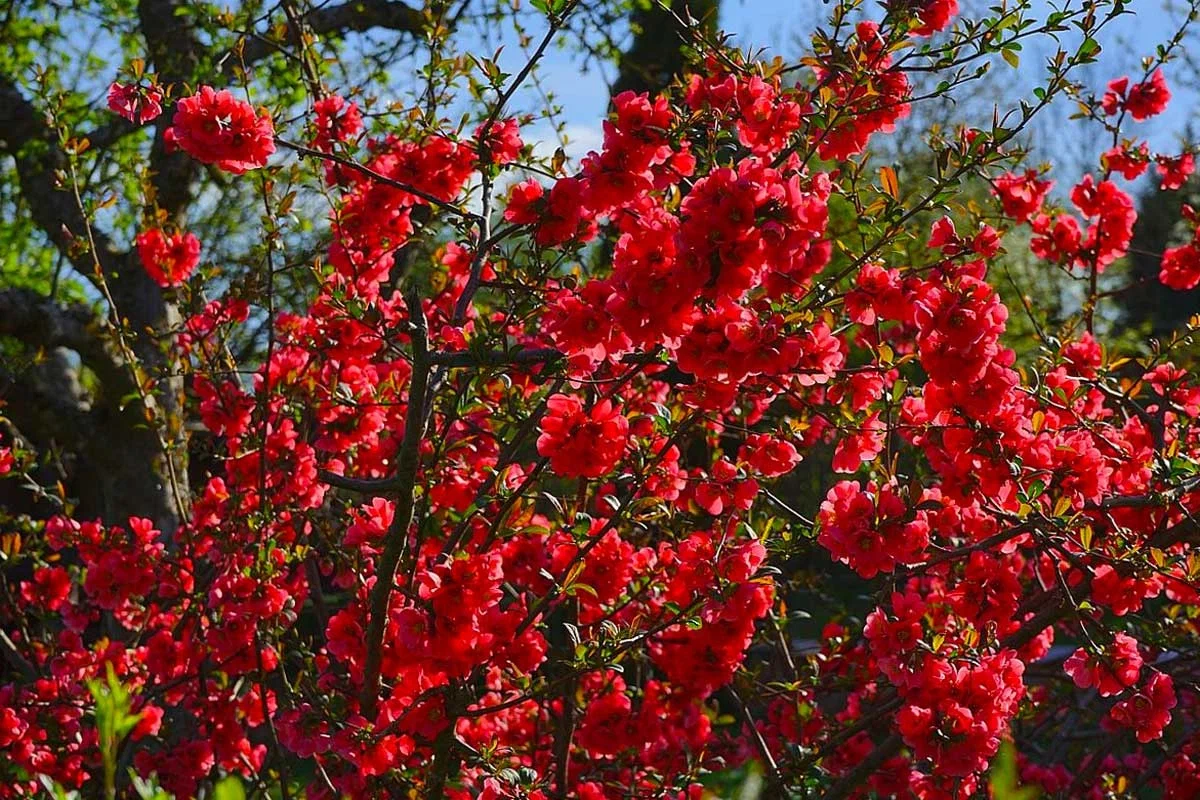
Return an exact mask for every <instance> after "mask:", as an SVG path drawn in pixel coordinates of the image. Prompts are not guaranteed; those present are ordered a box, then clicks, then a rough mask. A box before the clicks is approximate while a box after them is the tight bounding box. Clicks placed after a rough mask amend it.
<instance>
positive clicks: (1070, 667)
mask: <svg viewBox="0 0 1200 800" xmlns="http://www.w3.org/2000/svg"><path fill="white" fill-rule="evenodd" d="M1063 669H1064V670H1065V671H1066V673H1067V674H1068V675H1070V676H1071V678H1072V679H1073V680H1074V681H1075V685H1076V686H1078V687H1079V688H1080V689H1088V688H1090V687H1092V686H1095V687H1096V691H1098V692H1099V693H1100V695H1101V697H1111V696H1112V695H1114V694H1119V693H1121V692H1123V691H1124V690H1125V688H1126V687H1127V686H1132V685H1133V684H1135V683H1137V680H1138V676H1139V675H1140V674H1141V671H1142V655H1141V653H1139V652H1138V647H1137V640H1136V639H1134V638H1133V637H1132V636H1128V635H1126V634H1124V633H1118V634H1117V635H1116V636H1115V637H1113V644H1112V647H1111V648H1110V649H1109V650H1108V651H1107V652H1106V653H1104V654H1102V655H1100V656H1092V655H1090V654H1088V652H1087V651H1086V650H1084V649H1083V648H1082V647H1081V648H1079V649H1078V650H1076V651H1075V652H1074V653H1073V654H1072V655H1071V657H1070V658H1068V659H1067V660H1066V661H1065V662H1064V663H1063Z"/></svg>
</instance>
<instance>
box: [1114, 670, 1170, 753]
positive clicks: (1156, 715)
mask: <svg viewBox="0 0 1200 800" xmlns="http://www.w3.org/2000/svg"><path fill="white" fill-rule="evenodd" d="M1177 702H1178V700H1177V698H1176V697H1175V685H1174V683H1172V682H1171V678H1170V677H1169V676H1167V675H1164V674H1163V673H1161V672H1155V673H1153V674H1152V675H1151V676H1150V679H1149V680H1147V681H1146V685H1145V686H1143V687H1142V689H1141V691H1139V692H1138V693H1137V694H1135V695H1134V696H1133V697H1130V698H1129V699H1127V700H1122V701H1121V702H1119V703H1117V704H1116V705H1115V706H1113V707H1112V711H1110V712H1109V717H1110V719H1111V720H1112V721H1113V722H1115V723H1116V724H1118V725H1120V726H1122V727H1125V728H1131V729H1132V730H1133V731H1134V733H1135V735H1136V736H1137V740H1138V741H1139V742H1141V743H1142V744H1146V743H1147V742H1152V741H1154V740H1155V739H1157V738H1159V737H1160V736H1162V732H1163V728H1165V727H1167V724H1168V723H1170V721H1171V709H1172V708H1174V707H1175V705H1176V703H1177Z"/></svg>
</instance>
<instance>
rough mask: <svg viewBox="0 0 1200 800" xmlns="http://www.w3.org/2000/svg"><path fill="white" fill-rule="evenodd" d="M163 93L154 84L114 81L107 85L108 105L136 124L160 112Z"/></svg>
mask: <svg viewBox="0 0 1200 800" xmlns="http://www.w3.org/2000/svg"><path fill="white" fill-rule="evenodd" d="M162 99H163V93H162V90H161V89H159V88H158V87H157V86H155V85H154V84H150V85H149V86H142V85H140V84H134V85H128V86H127V85H125V84H122V83H118V82H114V83H113V84H112V86H109V87H108V107H109V109H111V110H112V111H115V112H116V113H118V114H120V115H121V116H122V117H124V118H125V119H127V120H129V121H130V122H133V123H135V124H137V125H145V124H146V123H147V122H151V121H152V120H155V119H157V118H158V115H159V114H161V113H162Z"/></svg>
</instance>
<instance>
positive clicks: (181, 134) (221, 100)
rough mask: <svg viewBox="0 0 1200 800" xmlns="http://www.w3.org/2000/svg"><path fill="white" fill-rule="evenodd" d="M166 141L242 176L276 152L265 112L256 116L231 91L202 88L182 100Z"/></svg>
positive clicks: (259, 165) (271, 128) (250, 107)
mask: <svg viewBox="0 0 1200 800" xmlns="http://www.w3.org/2000/svg"><path fill="white" fill-rule="evenodd" d="M167 140H168V141H169V142H171V143H172V144H174V145H177V146H178V147H180V148H181V149H182V150H184V152H186V153H187V154H188V155H190V156H191V157H192V158H195V159H196V160H198V161H202V162H204V163H205V164H215V165H216V166H217V167H219V168H220V169H223V170H225V171H226V172H232V173H233V174H235V175H241V174H242V173H243V172H245V171H246V170H250V169H257V168H258V167H261V166H263V165H265V164H266V163H267V157H268V156H270V155H271V154H272V153H274V152H275V126H274V125H272V124H271V118H270V117H269V116H267V113H266V111H262V112H259V113H257V114H256V113H255V111H254V108H253V107H252V106H251V105H250V104H249V103H247V102H245V101H244V100H238V99H237V98H235V97H234V96H233V94H231V93H230V92H229V90H228V89H222V90H220V91H217V90H216V89H213V88H212V87H211V86H201V87H200V91H199V92H197V93H196V94H194V95H192V96H191V97H184V98H182V99H181V100H180V101H179V104H178V105H177V106H176V109H175V117H174V119H172V121H171V127H170V128H169V129H168V130H167Z"/></svg>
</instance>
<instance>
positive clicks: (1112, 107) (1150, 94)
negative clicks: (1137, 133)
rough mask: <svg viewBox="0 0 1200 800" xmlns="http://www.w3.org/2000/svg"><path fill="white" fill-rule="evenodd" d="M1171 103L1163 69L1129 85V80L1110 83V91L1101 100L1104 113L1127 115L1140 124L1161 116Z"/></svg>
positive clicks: (1126, 78) (1116, 80)
mask: <svg viewBox="0 0 1200 800" xmlns="http://www.w3.org/2000/svg"><path fill="white" fill-rule="evenodd" d="M1170 101H1171V90H1170V89H1168V88H1167V79H1166V77H1165V76H1164V75H1163V71H1162V70H1161V69H1156V70H1154V72H1153V73H1152V74H1151V75H1150V77H1149V78H1147V79H1146V80H1144V81H1142V82H1141V83H1136V84H1134V85H1133V86H1132V87H1131V86H1130V85H1129V78H1128V77H1123V78H1116V79H1114V80H1111V81H1109V83H1108V91H1107V92H1105V93H1104V97H1103V98H1101V100H1100V106H1101V108H1103V109H1104V113H1105V114H1108V115H1109V116H1110V117H1111V116H1115V115H1117V114H1120V113H1127V114H1129V116H1131V117H1133V118H1134V119H1135V120H1137V121H1138V122H1141V121H1142V120H1146V119H1149V118H1150V117H1154V116H1157V115H1159V114H1161V113H1162V112H1163V111H1165V110H1166V108H1167V103H1169V102H1170Z"/></svg>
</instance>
